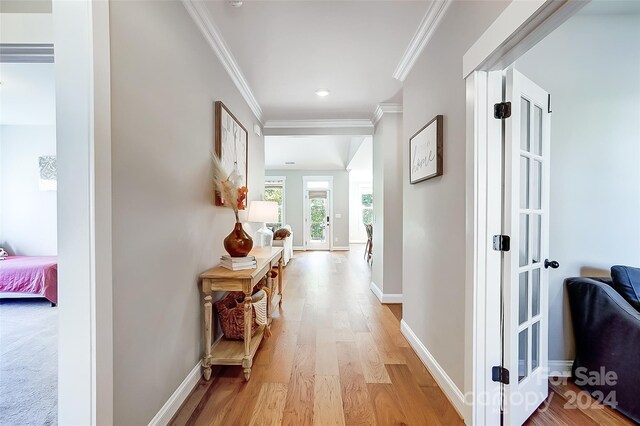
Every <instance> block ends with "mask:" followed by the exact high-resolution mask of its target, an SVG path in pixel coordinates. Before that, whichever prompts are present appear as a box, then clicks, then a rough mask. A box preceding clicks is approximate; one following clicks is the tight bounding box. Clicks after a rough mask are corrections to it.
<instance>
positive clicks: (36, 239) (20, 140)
mask: <svg viewBox="0 0 640 426" xmlns="http://www.w3.org/2000/svg"><path fill="white" fill-rule="evenodd" d="M0 151H1V152H2V154H1V156H0V199H1V200H0V222H1V223H0V246H2V247H5V248H6V249H7V250H9V251H10V253H11V254H15V255H21V256H25V255H26V256H55V255H56V254H57V252H58V251H57V226H56V221H57V212H56V196H57V192H56V191H41V190H40V188H39V186H38V182H39V177H40V169H39V165H38V157H40V156H42V155H56V128H55V126H51V125H48V126H36V125H29V126H26V125H24V126H22V125H21V126H7V125H5V126H0Z"/></svg>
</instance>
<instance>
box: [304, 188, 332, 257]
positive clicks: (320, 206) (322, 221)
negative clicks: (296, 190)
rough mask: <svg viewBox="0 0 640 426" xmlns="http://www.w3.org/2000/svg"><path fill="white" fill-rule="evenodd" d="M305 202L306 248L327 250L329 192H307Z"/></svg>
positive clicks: (328, 246)
mask: <svg viewBox="0 0 640 426" xmlns="http://www.w3.org/2000/svg"><path fill="white" fill-rule="evenodd" d="M306 201H307V206H306V210H307V215H306V227H307V230H306V234H307V248H308V249H312V250H313V249H315V250H328V249H329V248H330V242H331V240H330V238H331V237H330V232H329V226H330V223H329V220H330V206H329V191H326V190H309V191H307V194H306Z"/></svg>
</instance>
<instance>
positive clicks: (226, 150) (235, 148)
mask: <svg viewBox="0 0 640 426" xmlns="http://www.w3.org/2000/svg"><path fill="white" fill-rule="evenodd" d="M214 123H215V153H216V155H217V156H218V158H220V160H221V161H222V165H223V166H224V168H225V170H227V171H228V172H229V173H232V172H233V171H235V172H236V173H237V174H238V176H240V178H239V179H240V182H238V186H247V176H248V174H249V168H248V159H249V134H248V133H247V129H245V127H244V126H243V125H242V124H241V123H240V121H238V119H237V118H236V117H235V116H234V115H233V114H232V113H231V111H229V109H228V108H227V107H226V106H225V105H224V104H223V103H222V102H221V101H217V102H216V103H215V121H214ZM245 203H246V201H245ZM223 205H224V200H223V199H222V198H221V197H220V193H218V192H216V206H223Z"/></svg>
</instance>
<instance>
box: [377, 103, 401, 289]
mask: <svg viewBox="0 0 640 426" xmlns="http://www.w3.org/2000/svg"><path fill="white" fill-rule="evenodd" d="M402 130H403V127H402V114H398V113H386V114H384V115H383V116H382V118H381V119H380V121H378V123H377V124H376V128H375V131H374V134H373V266H372V271H371V281H373V284H374V285H375V286H376V287H378V289H379V290H380V292H382V293H383V294H384V295H387V294H393V295H400V294H402V291H403V290H402V251H403V250H402V227H403V217H402V199H403V193H402V157H401V155H402V145H403V143H402V141H403V138H402ZM395 301H397V300H395Z"/></svg>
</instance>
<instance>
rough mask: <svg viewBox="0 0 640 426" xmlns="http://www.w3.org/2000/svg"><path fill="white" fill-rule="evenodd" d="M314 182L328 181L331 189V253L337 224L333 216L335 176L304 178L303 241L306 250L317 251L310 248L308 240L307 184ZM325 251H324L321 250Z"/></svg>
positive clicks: (328, 190)
mask: <svg viewBox="0 0 640 426" xmlns="http://www.w3.org/2000/svg"><path fill="white" fill-rule="evenodd" d="M314 181H328V182H329V187H328V188H327V192H328V193H329V195H328V197H327V198H328V200H329V217H330V224H329V249H328V250H329V251H333V224H334V223H335V219H334V216H333V176H302V232H303V236H302V238H303V240H304V249H305V250H316V249H312V248H309V242H308V240H307V236H308V235H307V231H308V229H307V220H306V219H307V216H308V210H309V206H308V203H307V191H308V189H307V183H308V182H314ZM319 250H323V249H319Z"/></svg>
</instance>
